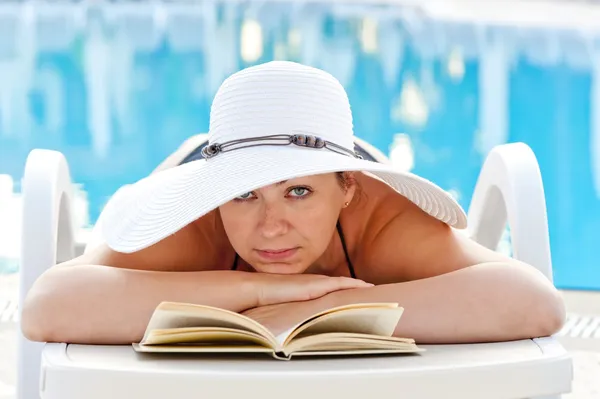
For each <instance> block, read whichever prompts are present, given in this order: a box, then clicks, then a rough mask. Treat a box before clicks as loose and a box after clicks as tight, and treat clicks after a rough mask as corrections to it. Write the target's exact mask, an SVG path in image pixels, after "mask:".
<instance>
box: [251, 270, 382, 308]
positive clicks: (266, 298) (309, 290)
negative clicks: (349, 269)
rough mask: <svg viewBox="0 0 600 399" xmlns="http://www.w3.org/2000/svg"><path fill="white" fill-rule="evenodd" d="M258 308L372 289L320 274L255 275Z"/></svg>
mask: <svg viewBox="0 0 600 399" xmlns="http://www.w3.org/2000/svg"><path fill="white" fill-rule="evenodd" d="M253 278H256V282H257V295H258V300H257V307H261V306H268V305H275V304H280V303H287V302H300V301H310V300H312V299H317V298H320V297H322V296H324V295H327V294H329V293H331V292H334V291H340V290H346V289H351V288H366V287H372V286H373V284H370V283H366V282H364V281H362V280H357V279H354V278H350V277H329V276H323V275H319V274H293V275H290V274H264V273H255V274H254V275H253Z"/></svg>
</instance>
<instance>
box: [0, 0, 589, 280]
mask: <svg viewBox="0 0 600 399" xmlns="http://www.w3.org/2000/svg"><path fill="white" fill-rule="evenodd" d="M92 4H93V6H89V5H85V4H83V3H58V4H54V3H53V4H51V5H46V6H45V7H44V4H43V3H40V4H38V3H36V7H35V8H33V6H32V5H31V4H30V3H22V4H21V3H14V4H9V5H6V4H2V5H0V173H1V174H9V175H10V176H12V178H13V179H14V181H15V186H16V189H17V191H18V189H19V183H18V182H19V179H20V178H21V176H22V172H23V166H24V162H25V158H26V156H27V154H28V152H29V151H30V150H31V149H32V148H39V147H42V148H52V149H58V150H60V151H62V152H63V153H64V154H65V155H66V156H67V158H68V160H69V162H70V165H71V168H72V174H73V176H74V179H75V180H76V181H77V182H78V183H80V184H82V185H83V189H84V190H85V191H86V193H87V196H88V199H89V213H90V215H89V216H90V219H91V221H93V220H95V219H96V217H97V215H98V214H99V212H100V210H101V209H102V206H103V204H104V203H105V201H106V198H107V197H108V196H109V195H110V194H111V193H113V192H114V191H115V190H116V189H117V187H119V186H120V185H122V184H124V183H129V182H131V181H133V180H136V179H138V178H140V177H142V176H144V175H145V174H147V173H149V172H150V171H151V170H152V169H153V168H154V167H155V166H156V164H158V163H159V162H160V161H161V160H162V159H163V158H164V157H166V156H167V155H168V154H169V153H170V152H171V151H173V150H174V149H175V148H176V147H177V146H178V145H179V144H180V143H181V142H182V141H183V140H184V139H185V138H187V137H189V136H190V135H192V134H195V133H198V132H204V131H206V130H207V129H208V120H209V107H210V103H211V100H212V97H213V96H214V93H215V91H216V90H217V88H218V86H219V85H220V84H221V82H222V81H223V79H225V78H226V77H227V76H228V75H230V74H231V73H233V72H235V71H237V70H239V69H241V68H243V67H246V66H249V65H253V64H256V63H261V62H264V61H268V60H272V59H288V60H294V61H300V62H303V63H306V64H309V65H314V66H317V67H320V68H323V69H325V70H327V71H329V72H331V73H332V74H333V75H335V76H336V77H337V78H338V79H339V80H340V81H341V82H342V84H343V85H344V86H345V87H346V90H347V91H348V94H349V97H350V101H351V102H352V105H353V112H354V118H355V129H356V134H357V135H358V136H360V137H361V138H364V139H366V140H368V141H370V142H371V143H372V144H373V145H375V146H376V147H378V148H379V149H381V150H382V151H384V152H386V153H388V154H390V155H391V156H392V157H393V161H394V163H395V164H396V165H398V167H400V168H403V169H406V170H409V169H410V170H413V171H414V172H416V173H419V174H421V175H423V176H425V177H427V178H430V179H432V180H434V181H436V182H437V183H438V184H440V185H441V186H442V187H444V188H445V189H447V190H449V191H451V192H452V193H454V195H456V196H457V198H458V199H459V200H460V202H461V203H462V204H463V206H465V207H468V205H469V198H470V194H471V192H472V189H473V186H474V184H475V181H476V177H477V174H478V171H479V168H480V166H481V163H482V160H483V158H484V157H485V154H486V153H487V152H488V151H489V150H490V148H492V147H493V146H495V145H497V144H500V143H504V142H507V141H525V142H527V143H528V144H529V145H530V146H531V147H532V148H533V149H534V151H535V152H536V154H537V156H538V159H539V162H540V165H541V168H542V173H543V177H544V182H545V185H546V193H547V200H548V211H549V219H550V228H551V239H552V247H553V251H554V262H555V268H556V281H557V284H559V285H560V286H563V287H580V288H599V289H600V270H599V269H598V268H597V267H596V266H595V265H596V253H595V251H594V249H595V248H594V244H596V243H595V241H596V240H595V237H596V236H597V234H596V226H600V206H599V202H598V198H599V193H600V173H598V172H599V171H600V160H599V158H598V156H597V154H599V153H600V144H598V143H599V142H600V140H599V139H598V133H597V132H599V131H600V127H599V126H600V123H599V122H598V120H597V118H598V114H599V112H593V110H594V109H595V108H597V107H598V106H599V105H598V104H599V103H600V94H599V93H600V90H599V89H598V82H597V76H598V74H597V72H598V70H599V68H600V67H598V65H599V64H598V62H597V61H598V55H597V50H596V47H595V45H594V43H595V42H594V40H595V39H594V37H593V36H590V35H587V36H586V34H584V33H580V32H575V31H567V30H560V31H559V30H553V29H542V28H535V29H524V28H509V27H506V26H491V25H488V26H483V25H481V24H468V23H456V22H453V23H449V22H443V21H436V20H433V19H428V18H427V17H425V16H423V15H420V14H418V13H415V12H414V10H412V9H409V8H402V7H399V6H397V7H394V6H369V7H365V6H358V5H351V6H350V5H348V6H344V5H341V4H314V3H313V4H297V3H282V2H272V3H271V2H261V3H255V2H244V3H236V2H218V1H216V2H201V3H199V4H196V5H193V6H190V5H188V4H185V3H159V2H153V3H144V4H143V5H141V6H136V5H135V3H119V2H116V3H114V4H110V3H109V4H108V5H106V4H104V3H92Z"/></svg>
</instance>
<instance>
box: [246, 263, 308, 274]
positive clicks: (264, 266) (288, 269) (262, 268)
mask: <svg viewBox="0 0 600 399" xmlns="http://www.w3.org/2000/svg"><path fill="white" fill-rule="evenodd" d="M253 267H254V270H256V271H257V272H259V273H268V274H302V273H304V272H305V271H306V267H305V266H303V265H302V264H300V263H280V262H269V263H264V262H260V263H257V264H255V265H253Z"/></svg>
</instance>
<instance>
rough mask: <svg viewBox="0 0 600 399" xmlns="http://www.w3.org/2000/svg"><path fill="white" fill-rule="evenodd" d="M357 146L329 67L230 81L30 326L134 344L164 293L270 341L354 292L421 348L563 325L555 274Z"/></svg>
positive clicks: (118, 209) (48, 283) (34, 301)
mask: <svg viewBox="0 0 600 399" xmlns="http://www.w3.org/2000/svg"><path fill="white" fill-rule="evenodd" d="M357 141H358V140H357V139H356V138H355V137H354V135H353V133H352V117H351V111H350V106H349V104H348V99H347V96H346V93H345V92H344V90H343V88H342V87H341V85H340V84H339V82H337V81H336V80H335V79H334V78H333V77H332V76H331V75H329V74H327V73H325V72H323V71H320V70H317V69H314V68H311V67H306V66H303V65H299V64H295V63H290V62H271V63H267V64H263V65H259V66H256V67H251V68H248V69H245V70H243V71H241V72H238V73H236V74H234V75H232V76H231V77H230V78H228V79H227V80H226V81H225V82H224V83H223V85H222V86H221V87H220V89H219V91H218V93H217V95H216V96H215V99H214V102H213V105H212V109H211V122H210V133H209V141H208V143H207V144H206V143H205V144H204V145H200V146H199V147H198V148H196V146H195V145H190V142H188V143H186V144H185V145H184V146H183V147H182V149H180V151H178V152H177V153H176V154H174V155H173V156H171V157H169V159H167V161H165V163H164V164H163V165H161V166H160V167H159V168H158V170H157V171H156V172H155V173H153V174H151V175H150V176H149V177H147V178H145V179H142V180H141V181H139V182H137V183H135V184H133V185H131V186H128V187H127V188H126V189H124V190H122V191H120V192H119V193H118V194H117V195H115V196H114V198H113V199H112V200H111V201H110V202H109V204H107V206H106V208H105V210H104V212H103V214H102V216H101V218H102V226H103V239H104V240H105V243H103V244H101V245H99V246H97V247H95V248H93V249H90V250H89V251H87V252H86V253H85V254H84V255H82V256H80V257H78V258H76V259H74V260H71V261H69V262H65V263H63V264H60V265H57V266H56V267H53V268H51V269H50V270H48V271H47V272H46V273H44V274H43V275H42V276H41V277H40V278H39V280H38V281H37V282H36V283H35V284H34V286H33V288H32V289H31V290H30V292H29V293H28V296H27V299H26V303H25V306H24V309H23V313H22V329H23V332H24V334H25V335H26V336H27V337H28V338H29V339H32V340H36V341H58V342H71V343H91V344H130V343H132V342H138V341H139V340H140V338H141V337H142V335H143V333H144V330H145V327H146V324H147V322H148V320H149V317H150V315H151V314H152V311H153V310H154V308H155V307H156V306H157V305H158V304H159V303H160V302H161V301H181V302H191V303H198V304H206V305H211V306H218V307H222V308H226V309H229V310H232V311H236V312H241V313H244V314H246V315H248V316H249V317H252V318H255V319H256V320H258V321H260V322H261V323H264V324H265V325H266V326H268V327H269V328H271V329H272V330H273V331H274V332H275V333H277V332H280V331H283V330H285V329H287V328H289V327H291V326H292V325H294V324H295V323H297V322H298V321H300V320H301V319H304V318H305V317H307V316H309V315H310V314H313V313H315V312H318V311H320V310H324V309H326V308H330V307H333V306H337V305H342V304H348V303H356V302H397V303H399V304H400V305H401V306H402V307H404V308H405V312H404V315H403V317H402V319H401V321H400V323H398V326H397V329H396V332H395V333H396V334H397V335H399V336H403V337H411V338H415V339H416V341H417V342H418V343H460V342H486V341H502V340H514V339H523V338H530V337H539V336H546V335H550V334H553V333H555V332H556V331H558V329H559V328H560V327H561V326H562V324H563V322H564V307H563V303H562V300H561V298H560V295H559V293H558V292H557V290H556V289H555V288H554V287H553V285H552V284H551V283H550V281H548V279H546V278H545V277H544V276H543V275H542V274H541V273H540V272H538V271H537V270H536V269H535V268H533V267H531V266H530V265H527V264H523V263H521V262H519V261H516V260H514V259H511V258H508V257H505V256H503V255H500V254H498V253H496V252H493V251H490V250H488V249H486V248H484V247H482V246H480V245H478V244H476V243H475V242H473V241H471V240H470V239H468V238H467V237H466V236H465V235H464V234H462V233H461V232H460V231H459V229H462V228H464V227H466V216H465V214H464V212H463V211H462V209H461V208H460V206H459V205H458V204H457V203H456V202H455V201H454V200H453V199H452V198H451V197H450V196H449V195H447V194H446V193H445V192H444V191H443V190H441V189H440V188H439V187H437V186H435V185H434V184H432V183H430V182H428V181H426V180H424V179H421V178H419V177H417V176H415V175H412V174H410V173H404V172H399V171H396V170H394V169H393V168H392V167H391V166H389V165H387V164H385V163H380V162H376V161H377V159H364V158H369V156H370V154H372V151H371V152H369V151H368V149H367V150H365V149H364V148H361V146H356V143H357ZM361 154H362V156H361ZM179 163H181V165H179Z"/></svg>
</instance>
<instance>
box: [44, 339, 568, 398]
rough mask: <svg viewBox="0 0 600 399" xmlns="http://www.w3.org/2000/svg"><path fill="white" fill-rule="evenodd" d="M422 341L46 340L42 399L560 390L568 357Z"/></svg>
mask: <svg viewBox="0 0 600 399" xmlns="http://www.w3.org/2000/svg"><path fill="white" fill-rule="evenodd" d="M423 347H424V348H427V352H425V353H423V354H421V355H416V356H413V355H410V356H386V357H371V358H368V359H364V358H350V359H349V358H327V359H317V360H315V359H310V360H309V359H298V360H292V361H289V362H285V361H277V360H273V359H271V358H270V357H268V356H266V355H265V356H257V357H254V358H251V359H248V358H246V359H244V358H236V357H230V358H219V357H204V358H201V357H196V356H151V355H142V354H138V353H136V352H134V351H133V350H132V349H131V348H130V347H128V346H126V347H123V346H85V345H84V346H81V345H65V344H50V345H48V347H47V348H46V349H45V351H44V358H43V374H42V382H43V385H42V398H44V399H76V398H77V399H79V398H86V399H101V398H102V399H103V398H111V399H121V398H123V399H125V398H145V399H155V398H156V399H164V398H191V397H196V396H198V395H200V394H201V396H202V397H207V398H232V399H234V398H240V397H249V398H261V399H281V398H284V397H285V398H288V399H306V398H346V399H354V398H356V399H364V398H369V397H385V396H388V395H393V396H394V397H396V396H402V397H406V398H438V397H451V398H461V399H480V398H486V399H494V398H525V397H537V396H541V395H550V394H557V393H563V392H568V391H569V390H570V376H571V363H570V360H569V357H568V355H567V353H566V352H565V350H564V349H563V348H562V347H561V346H560V345H557V344H555V342H554V340H552V339H540V340H535V341H534V340H524V341H516V342H510V343H508V342H503V343H493V344H475V345H435V346H423ZM159 359H160V360H159ZM561 376H562V378H561ZM394 393H395V394H394Z"/></svg>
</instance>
